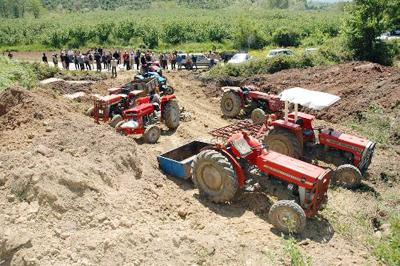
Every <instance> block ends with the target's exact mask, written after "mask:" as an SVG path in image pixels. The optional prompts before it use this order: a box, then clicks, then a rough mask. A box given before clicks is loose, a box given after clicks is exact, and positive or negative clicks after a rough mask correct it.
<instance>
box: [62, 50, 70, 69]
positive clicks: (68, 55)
mask: <svg viewBox="0 0 400 266" xmlns="http://www.w3.org/2000/svg"><path fill="white" fill-rule="evenodd" d="M64 60H65V69H66V70H69V63H70V62H71V57H70V54H69V53H67V54H66V55H65V58H64Z"/></svg>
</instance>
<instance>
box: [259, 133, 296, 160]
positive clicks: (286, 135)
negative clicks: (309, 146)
mask: <svg viewBox="0 0 400 266" xmlns="http://www.w3.org/2000/svg"><path fill="white" fill-rule="evenodd" d="M276 136H279V138H281V136H283V137H284V138H286V140H288V141H289V142H290V143H291V147H292V154H290V155H288V156H290V157H293V158H295V159H299V158H300V157H301V155H302V154H303V152H302V148H301V145H300V143H299V141H298V140H297V138H296V136H295V135H294V134H293V133H291V132H290V131H289V130H287V129H283V128H274V129H272V130H271V131H269V133H268V134H267V135H266V136H265V138H264V144H265V145H268V142H269V141H270V139H271V138H274V137H276Z"/></svg>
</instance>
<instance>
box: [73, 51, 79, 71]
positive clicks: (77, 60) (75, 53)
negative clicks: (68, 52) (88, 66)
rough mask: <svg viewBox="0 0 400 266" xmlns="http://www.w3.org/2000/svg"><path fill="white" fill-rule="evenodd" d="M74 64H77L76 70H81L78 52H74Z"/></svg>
mask: <svg viewBox="0 0 400 266" xmlns="http://www.w3.org/2000/svg"><path fill="white" fill-rule="evenodd" d="M74 64H75V70H79V58H78V52H77V51H75V52H74Z"/></svg>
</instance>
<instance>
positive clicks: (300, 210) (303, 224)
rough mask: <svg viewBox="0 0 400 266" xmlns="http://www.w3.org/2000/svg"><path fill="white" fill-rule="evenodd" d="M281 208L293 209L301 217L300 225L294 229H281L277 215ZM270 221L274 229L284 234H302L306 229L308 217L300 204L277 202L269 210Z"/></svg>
mask: <svg viewBox="0 0 400 266" xmlns="http://www.w3.org/2000/svg"><path fill="white" fill-rule="evenodd" d="M280 208H290V209H292V210H293V211H294V212H295V213H296V214H297V215H298V217H299V224H297V225H296V226H295V227H294V228H287V227H281V226H280V224H279V223H278V222H277V221H276V216H275V213H276V212H277V211H279V209H280ZM268 219H269V221H270V223H271V224H272V225H274V227H276V228H277V229H278V230H280V231H282V232H284V233H301V232H302V231H303V230H304V228H305V227H306V221H307V217H306V214H305V212H304V210H303V208H301V207H300V205H299V204H297V203H296V202H294V201H292V200H279V201H277V202H275V203H274V204H273V205H272V207H271V208H270V210H269V213H268Z"/></svg>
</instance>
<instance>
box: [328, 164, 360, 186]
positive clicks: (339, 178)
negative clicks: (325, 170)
mask: <svg viewBox="0 0 400 266" xmlns="http://www.w3.org/2000/svg"><path fill="white" fill-rule="evenodd" d="M361 179H362V175H361V172H360V170H359V169H358V168H357V167H355V166H354V165H351V164H344V165H341V166H339V167H338V168H337V169H336V170H335V171H334V172H333V176H332V184H333V185H337V186H341V187H344V188H348V189H354V188H357V187H359V186H360V184H361Z"/></svg>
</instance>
